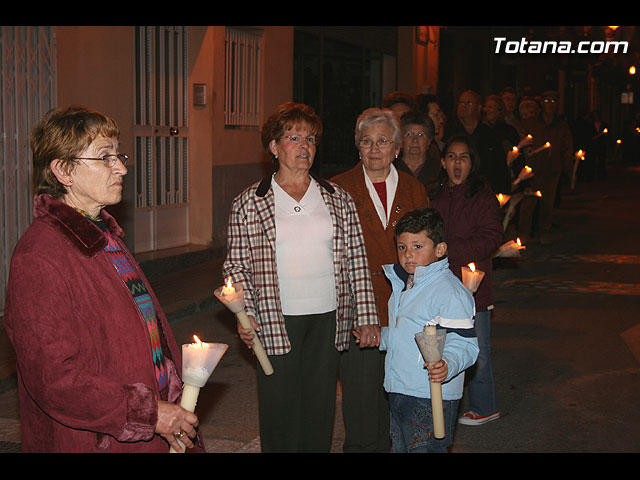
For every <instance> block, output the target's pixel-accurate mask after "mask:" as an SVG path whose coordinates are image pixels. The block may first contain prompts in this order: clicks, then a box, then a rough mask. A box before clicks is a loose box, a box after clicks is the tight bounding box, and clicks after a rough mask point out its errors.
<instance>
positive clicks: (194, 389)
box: [169, 335, 229, 453]
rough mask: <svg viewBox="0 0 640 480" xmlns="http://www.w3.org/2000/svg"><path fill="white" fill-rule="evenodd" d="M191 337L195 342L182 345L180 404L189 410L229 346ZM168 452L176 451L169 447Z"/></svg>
mask: <svg viewBox="0 0 640 480" xmlns="http://www.w3.org/2000/svg"><path fill="white" fill-rule="evenodd" d="M193 339H194V341H195V343H186V344H184V345H182V381H183V383H184V386H183V388H182V398H181V400H180V406H181V407H182V408H184V409H185V410H188V411H190V412H194V411H195V409H196V404H197V403H198V396H199V395H200V389H201V388H202V387H204V386H205V384H206V383H207V380H209V377H210V376H211V374H212V373H213V371H214V370H215V368H216V366H217V365H218V362H219V361H220V359H221V358H222V356H223V355H224V354H225V352H226V351H227V349H228V348H229V346H228V345H226V344H224V343H205V342H201V341H200V339H199V338H198V337H197V336H196V335H194V336H193ZM176 440H177V441H178V443H179V444H180V446H181V447H182V453H184V451H185V448H184V444H183V443H182V442H181V441H180V440H179V439H176ZM169 453H177V451H176V450H174V449H173V447H171V449H170V450H169Z"/></svg>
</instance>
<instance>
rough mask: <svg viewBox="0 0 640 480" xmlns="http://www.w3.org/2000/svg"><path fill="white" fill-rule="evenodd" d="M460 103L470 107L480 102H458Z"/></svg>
mask: <svg viewBox="0 0 640 480" xmlns="http://www.w3.org/2000/svg"><path fill="white" fill-rule="evenodd" d="M458 104H459V105H462V106H463V107H470V106H471V105H479V103H477V102H458Z"/></svg>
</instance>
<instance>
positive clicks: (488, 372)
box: [466, 310, 498, 415]
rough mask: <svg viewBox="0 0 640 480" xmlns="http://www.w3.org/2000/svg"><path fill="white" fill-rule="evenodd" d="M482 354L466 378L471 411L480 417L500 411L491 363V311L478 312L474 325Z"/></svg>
mask: <svg viewBox="0 0 640 480" xmlns="http://www.w3.org/2000/svg"><path fill="white" fill-rule="evenodd" d="M474 328H475V330H476V335H477V336H478V347H479V348H480V353H479V354H478V360H477V361H476V363H475V364H474V365H473V366H472V367H470V368H469V369H468V370H467V372H466V376H467V379H468V383H467V388H468V392H469V410H471V411H472V412H475V413H477V414H478V415H491V414H492V413H494V412H495V411H496V410H498V405H497V403H496V388H495V383H494V380H493V363H492V362H491V311H490V310H489V311H485V312H477V313H476V319H475V323H474Z"/></svg>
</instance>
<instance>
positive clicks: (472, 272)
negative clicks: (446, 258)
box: [462, 262, 484, 293]
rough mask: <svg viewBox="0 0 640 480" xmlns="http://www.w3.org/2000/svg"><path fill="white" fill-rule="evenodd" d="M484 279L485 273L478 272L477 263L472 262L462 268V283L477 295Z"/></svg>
mask: <svg viewBox="0 0 640 480" xmlns="http://www.w3.org/2000/svg"><path fill="white" fill-rule="evenodd" d="M483 278H484V272H483V271H481V270H476V264H475V263H473V262H471V263H470V264H469V265H468V266H466V267H462V283H463V284H464V286H465V287H467V288H468V289H469V291H470V292H471V293H476V291H477V290H478V287H479V286H480V282H482V279H483Z"/></svg>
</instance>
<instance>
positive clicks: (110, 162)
mask: <svg viewBox="0 0 640 480" xmlns="http://www.w3.org/2000/svg"><path fill="white" fill-rule="evenodd" d="M74 160H102V162H103V163H104V166H105V167H107V168H112V167H113V166H114V165H115V164H116V162H117V161H118V160H120V161H121V162H122V165H126V164H127V160H129V156H128V155H125V154H124V153H118V154H115V153H112V154H109V155H103V156H101V157H99V158H82V157H79V158H74Z"/></svg>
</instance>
